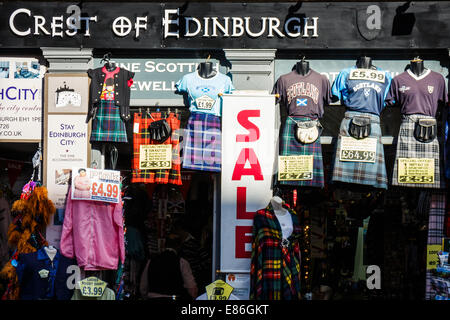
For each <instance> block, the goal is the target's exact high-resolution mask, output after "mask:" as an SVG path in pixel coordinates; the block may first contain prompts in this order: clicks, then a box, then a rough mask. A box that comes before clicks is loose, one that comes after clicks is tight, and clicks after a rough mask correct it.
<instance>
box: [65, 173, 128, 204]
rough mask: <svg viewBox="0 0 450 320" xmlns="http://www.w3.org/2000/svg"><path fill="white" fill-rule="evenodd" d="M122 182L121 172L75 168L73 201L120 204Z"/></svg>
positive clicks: (73, 174) (72, 189) (72, 188)
mask: <svg viewBox="0 0 450 320" xmlns="http://www.w3.org/2000/svg"><path fill="white" fill-rule="evenodd" d="M120 182H121V179H120V171H115V170H102V169H91V168H86V167H81V168H79V167H73V168H72V183H71V192H72V199H73V200H93V201H102V202H110V203H118V202H119V200H120Z"/></svg>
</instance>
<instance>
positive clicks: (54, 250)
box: [44, 246, 57, 261]
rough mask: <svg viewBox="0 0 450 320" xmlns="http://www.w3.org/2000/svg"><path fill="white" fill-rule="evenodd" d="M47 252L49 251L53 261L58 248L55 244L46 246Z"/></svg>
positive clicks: (48, 253)
mask: <svg viewBox="0 0 450 320" xmlns="http://www.w3.org/2000/svg"><path fill="white" fill-rule="evenodd" d="M44 250H45V252H46V253H47V255H48V257H49V258H50V261H53V259H54V258H55V256H56V252H57V250H56V248H55V247H53V246H48V247H44Z"/></svg>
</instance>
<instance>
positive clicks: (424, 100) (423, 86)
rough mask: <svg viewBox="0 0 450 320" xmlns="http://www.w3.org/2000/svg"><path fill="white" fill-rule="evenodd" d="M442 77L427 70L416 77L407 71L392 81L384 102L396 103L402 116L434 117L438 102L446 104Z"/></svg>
mask: <svg viewBox="0 0 450 320" xmlns="http://www.w3.org/2000/svg"><path fill="white" fill-rule="evenodd" d="M445 91H446V89H445V80H444V77H443V76H442V75H441V74H440V73H437V72H434V71H431V70H430V69H427V70H426V71H425V73H424V74H422V75H421V76H416V75H415V74H414V73H412V72H411V71H410V70H409V69H408V70H407V71H405V72H403V73H401V74H399V75H398V76H396V77H394V79H393V80H392V84H391V88H390V89H389V94H388V96H387V99H386V101H387V102H388V103H389V104H394V103H398V104H400V106H401V113H402V114H423V115H426V116H431V117H435V116H436V111H437V107H438V103H439V101H441V102H443V103H447V93H446V92H445Z"/></svg>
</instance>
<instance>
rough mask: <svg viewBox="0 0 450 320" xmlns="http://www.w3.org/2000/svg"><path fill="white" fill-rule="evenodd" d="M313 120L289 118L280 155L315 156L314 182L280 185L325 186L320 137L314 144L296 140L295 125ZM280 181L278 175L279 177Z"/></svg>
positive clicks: (280, 182) (287, 182)
mask: <svg viewBox="0 0 450 320" xmlns="http://www.w3.org/2000/svg"><path fill="white" fill-rule="evenodd" d="M307 120H311V119H310V118H306V117H300V116H289V117H287V119H286V122H285V123H284V128H283V135H282V137H281V141H280V155H282V156H300V155H312V156H313V178H312V180H295V181H278V183H279V184H280V185H288V186H304V187H320V188H323V187H324V185H325V179H324V174H323V158H322V144H321V143H320V136H319V138H317V140H316V141H314V142H313V143H308V144H304V143H301V142H298V141H297V139H296V138H295V124H296V122H300V121H307ZM277 179H278V175H277Z"/></svg>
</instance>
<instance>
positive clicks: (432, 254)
mask: <svg viewBox="0 0 450 320" xmlns="http://www.w3.org/2000/svg"><path fill="white" fill-rule="evenodd" d="M439 251H441V245H440V244H431V245H428V246H427V270H432V269H436V267H437V266H438V265H439V256H438V252H439Z"/></svg>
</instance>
